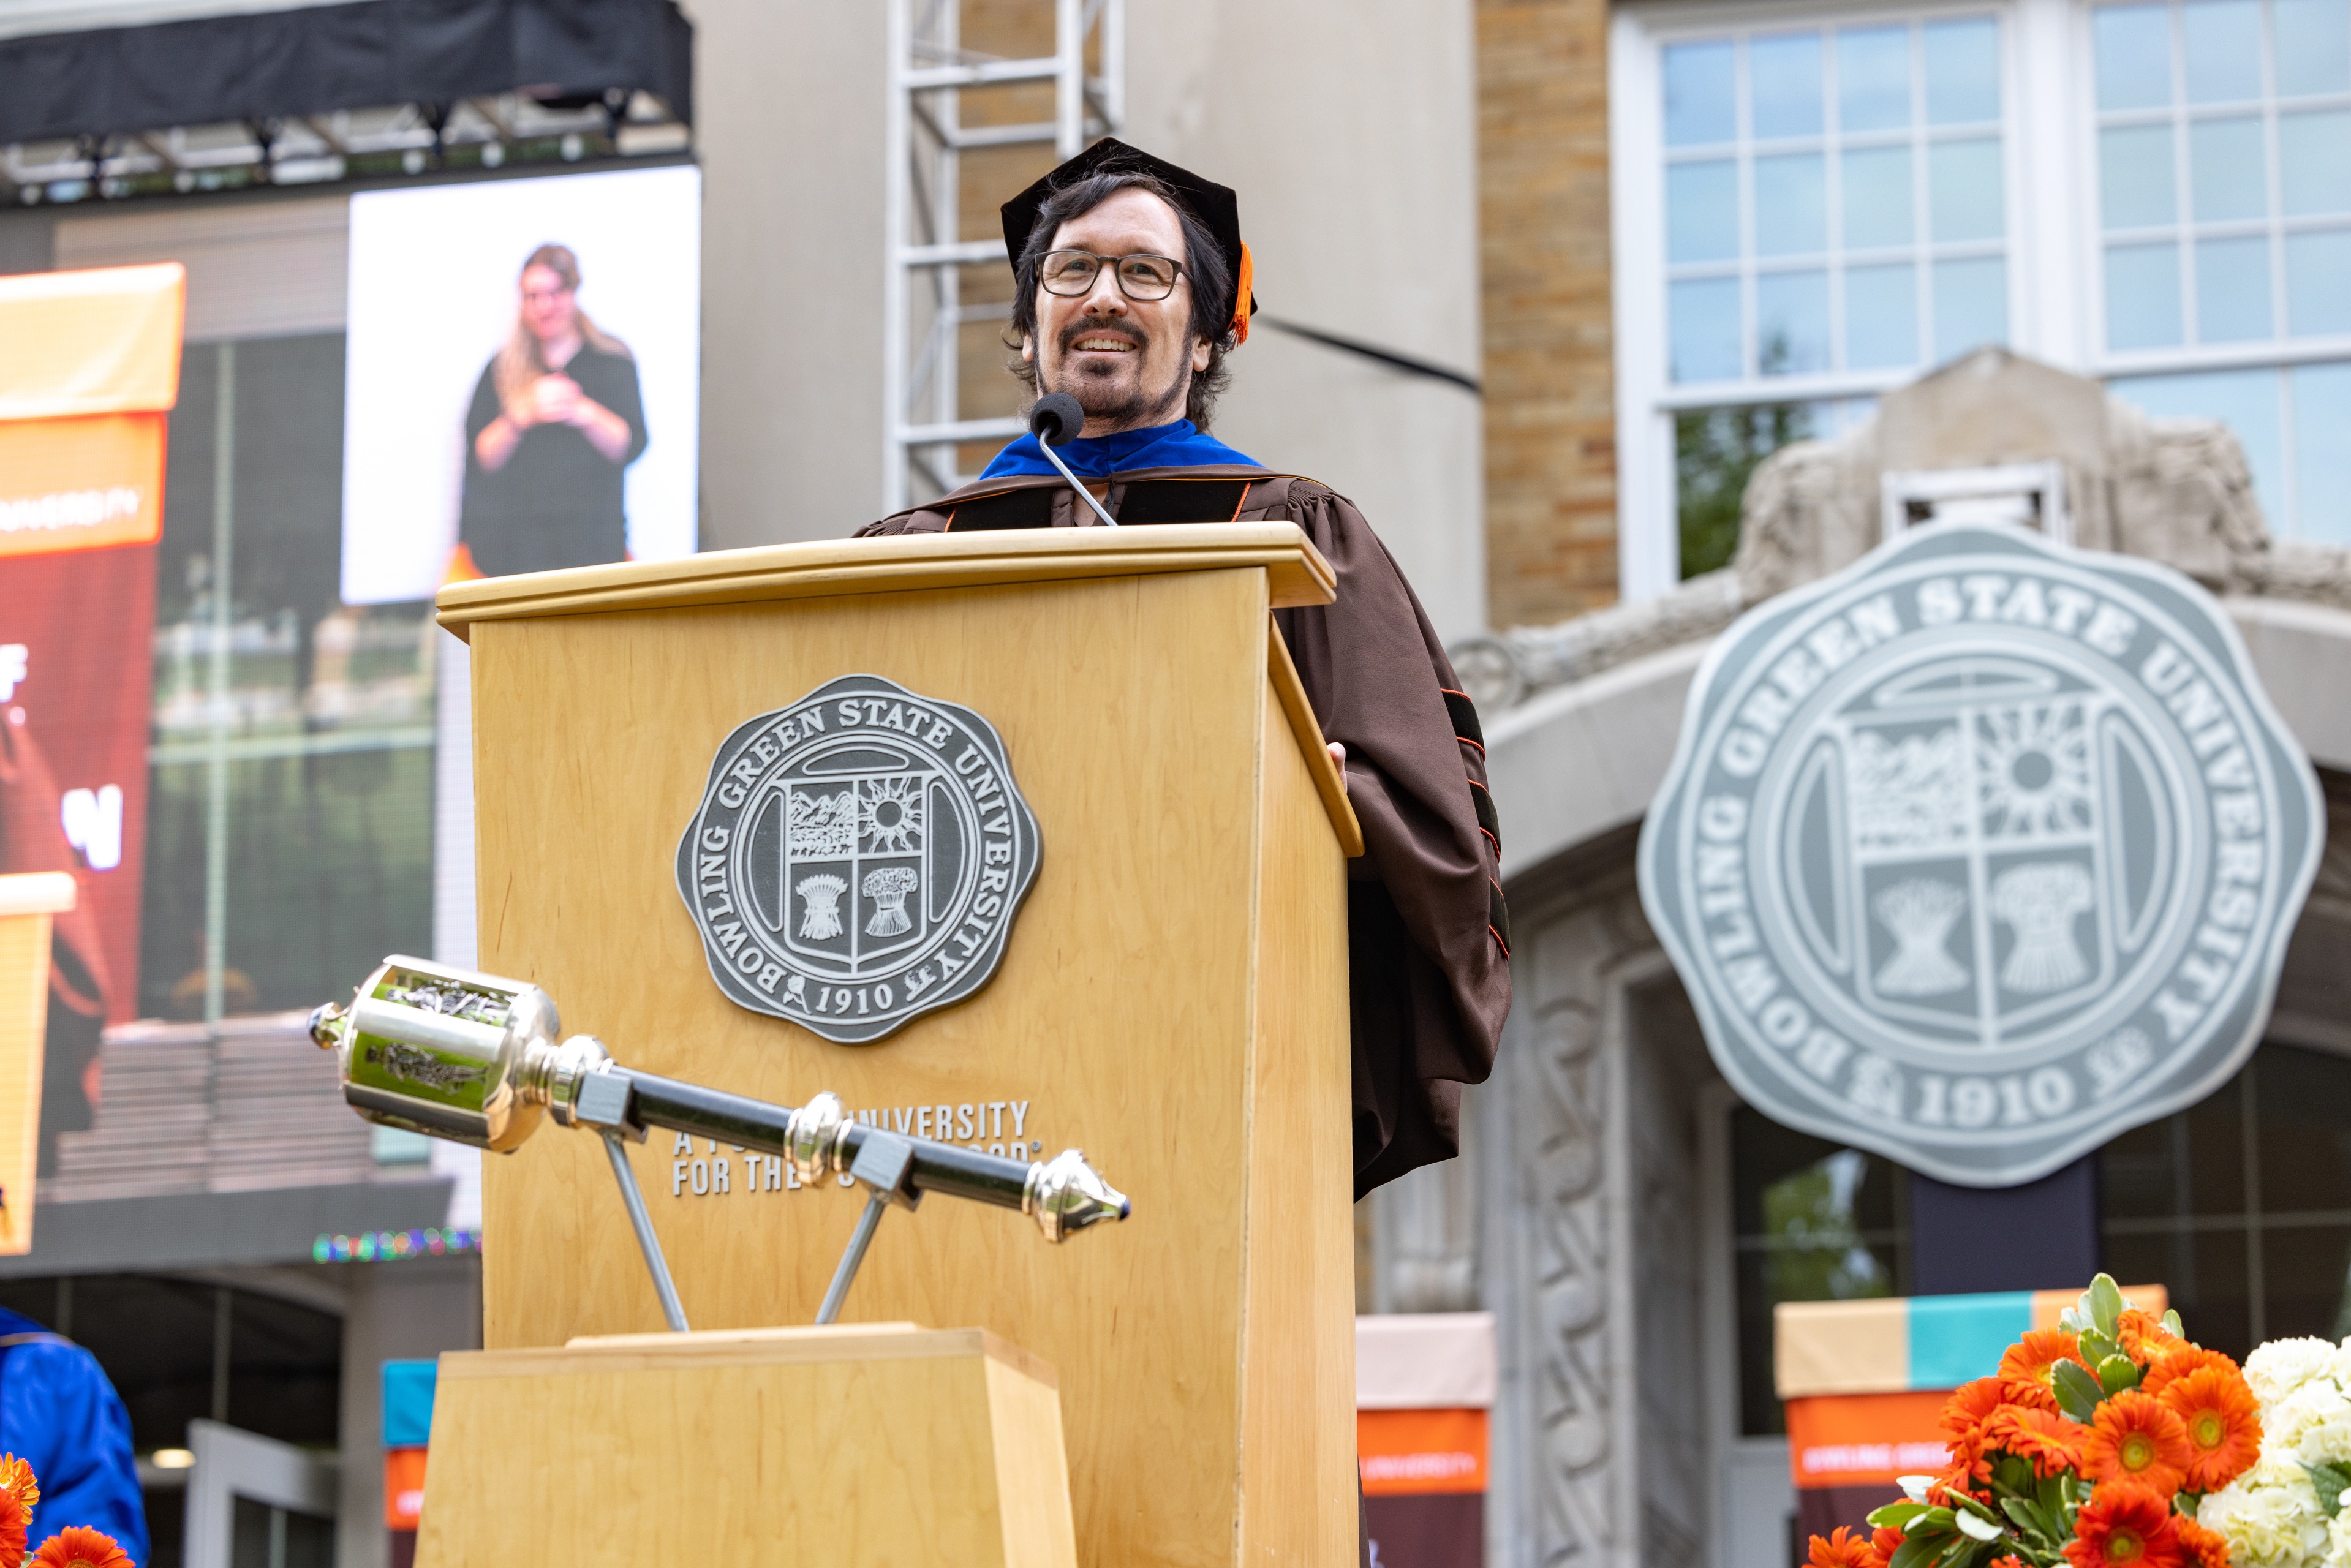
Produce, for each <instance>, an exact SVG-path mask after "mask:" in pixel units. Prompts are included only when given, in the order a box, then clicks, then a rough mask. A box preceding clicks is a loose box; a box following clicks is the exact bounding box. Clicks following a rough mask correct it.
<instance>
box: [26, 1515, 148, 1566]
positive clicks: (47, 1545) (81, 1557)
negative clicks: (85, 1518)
mask: <svg viewBox="0 0 2351 1568" xmlns="http://www.w3.org/2000/svg"><path fill="white" fill-rule="evenodd" d="M33 1561H34V1562H35V1563H38V1564H39V1565H40V1568H138V1564H137V1563H133V1562H131V1554H130V1553H129V1552H125V1551H123V1550H122V1548H121V1547H120V1546H119V1545H118V1544H116V1542H115V1540H114V1537H112V1536H111V1535H109V1534H107V1533H106V1531H102V1530H85V1529H83V1528H82V1527H81V1526H80V1525H78V1524H68V1525H67V1526H66V1527H65V1528H64V1529H63V1530H60V1531H57V1533H56V1534H55V1535H52V1536H50V1537H49V1538H48V1539H47V1541H44V1542H41V1549H40V1550H39V1551H38V1552H34V1553H33Z"/></svg>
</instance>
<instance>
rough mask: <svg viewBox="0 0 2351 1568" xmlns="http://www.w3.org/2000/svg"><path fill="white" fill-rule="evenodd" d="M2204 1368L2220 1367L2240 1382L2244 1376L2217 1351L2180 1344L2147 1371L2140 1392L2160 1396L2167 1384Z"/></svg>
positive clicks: (2158, 1358)
mask: <svg viewBox="0 0 2351 1568" xmlns="http://www.w3.org/2000/svg"><path fill="white" fill-rule="evenodd" d="M2203 1366H2217V1367H2220V1368H2222V1369H2223V1370H2225V1371H2226V1372H2228V1373H2229V1375H2231V1376H2232V1377H2236V1378H2238V1379H2240V1380H2241V1379H2242V1378H2243V1376H2244V1374H2243V1373H2241V1372H2239V1371H2238V1370H2237V1364H2236V1363H2235V1362H2233V1361H2231V1360H2230V1359H2229V1358H2228V1357H2227V1356H2225V1355H2222V1354H2220V1352H2219V1351H2217V1350H2206V1349H2205V1348H2203V1347H2202V1346H2201V1345H2193V1344H2178V1345H2174V1346H2172V1347H2171V1348H2170V1349H2169V1350H2167V1351H2165V1352H2164V1353H2163V1354H2161V1355H2159V1356H2158V1357H2156V1359H2155V1364H2153V1365H2152V1366H2149V1367H2148V1368H2147V1375H2146V1376H2144V1377H2142V1378H2140V1379H2139V1380H2138V1391H2139V1392H2140V1393H2141V1394H2160V1393H2162V1392H2163V1390H2164V1386H2165V1385H2167V1384H2169V1383H2171V1382H2173V1381H2175V1380H2177V1379H2179V1378H2182V1377H2185V1376H2187V1375H2189V1373H2191V1372H2194V1371H2195V1370H2196V1369H2197V1368H2199V1367H2203ZM2247 1392H2249V1393H2250V1392H2251V1390H2248V1391H2247Z"/></svg>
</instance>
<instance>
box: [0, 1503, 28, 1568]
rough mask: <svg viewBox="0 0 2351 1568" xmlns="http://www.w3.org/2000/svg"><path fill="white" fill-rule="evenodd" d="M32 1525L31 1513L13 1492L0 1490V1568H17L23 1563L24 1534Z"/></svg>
mask: <svg viewBox="0 0 2351 1568" xmlns="http://www.w3.org/2000/svg"><path fill="white" fill-rule="evenodd" d="M32 1525H33V1511H32V1510H31V1509H29V1508H26V1506H25V1500H24V1499H23V1498H20V1497H18V1496H17V1495H16V1493H15V1492H14V1491H10V1490H0V1568H19V1564H21V1563H23V1562H24V1561H25V1532H26V1531H27V1530H30V1529H31V1528H32Z"/></svg>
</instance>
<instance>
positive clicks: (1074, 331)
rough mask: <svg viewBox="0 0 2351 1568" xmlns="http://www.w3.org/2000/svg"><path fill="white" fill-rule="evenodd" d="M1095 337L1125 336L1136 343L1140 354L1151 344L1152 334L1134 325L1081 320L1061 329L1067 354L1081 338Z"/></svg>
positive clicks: (1063, 347) (1136, 350) (1135, 349)
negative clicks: (1110, 325)
mask: <svg viewBox="0 0 2351 1568" xmlns="http://www.w3.org/2000/svg"><path fill="white" fill-rule="evenodd" d="M1093 337H1103V338H1124V339H1126V340H1128V341H1129V342H1132V343H1133V344H1134V351H1135V352H1136V353H1138V354H1140V353H1141V352H1143V350H1145V349H1147V348H1149V347H1150V346H1151V338H1150V335H1149V334H1148V333H1145V332H1142V331H1139V330H1137V329H1134V328H1133V327H1104V326H1102V325H1101V324H1100V323H1098V322H1086V321H1081V322H1078V323H1077V324H1075V325H1074V326H1069V327H1064V328H1062V329H1061V352H1062V353H1064V354H1066V353H1068V352H1069V351H1070V350H1071V349H1073V348H1075V347H1076V346H1077V341H1078V340H1079V339H1081V338H1093Z"/></svg>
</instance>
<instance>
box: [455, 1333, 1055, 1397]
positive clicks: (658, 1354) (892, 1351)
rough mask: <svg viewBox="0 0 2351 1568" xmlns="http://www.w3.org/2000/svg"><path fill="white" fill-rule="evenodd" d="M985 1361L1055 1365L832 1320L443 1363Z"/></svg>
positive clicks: (933, 1336)
mask: <svg viewBox="0 0 2351 1568" xmlns="http://www.w3.org/2000/svg"><path fill="white" fill-rule="evenodd" d="M962 1356H985V1357H987V1359H988V1360H991V1361H998V1362H1001V1363H1003V1364H1005V1365H1007V1366H1008V1367H1010V1368H1012V1369H1013V1370H1014V1371H1016V1372H1019V1373H1020V1374H1022V1375H1025V1376H1028V1377H1032V1378H1035V1379H1036V1380H1037V1381H1038V1382H1040V1383H1042V1384H1044V1385H1046V1386H1048V1387H1057V1386H1059V1385H1060V1382H1061V1378H1060V1375H1059V1374H1058V1373H1057V1372H1056V1371H1055V1369H1054V1366H1053V1364H1052V1363H1051V1362H1050V1361H1047V1360H1046V1359H1045V1358H1044V1357H1042V1356H1040V1355H1038V1354H1035V1353H1034V1352H1032V1351H1030V1350H1028V1349H1027V1348H1025V1347H1023V1346H1021V1345H1018V1344H1015V1343H1012V1342H1011V1341H1010V1340H1008V1339H1006V1338H1004V1337H1003V1336H1002V1335H1000V1334H997V1333H991V1332H990V1331H988V1330H987V1329H982V1328H960V1329H926V1328H923V1327H921V1326H920V1325H919V1324H915V1323H911V1322H879V1323H834V1324H831V1325H828V1326H826V1327H822V1328H817V1327H806V1328H768V1329H726V1330H720V1331H718V1332H716V1333H712V1332H708V1331H705V1332H702V1333H623V1334H580V1335H577V1336H575V1337H574V1338H572V1339H571V1340H570V1341H569V1342H568V1343H565V1344H562V1345H559V1346H558V1345H548V1346H544V1347H540V1348H537V1349H529V1350H476V1351H462V1352H458V1353H455V1354H446V1355H444V1356H443V1357H442V1358H441V1375H442V1376H444V1377H451V1378H457V1377H513V1376H533V1375H556V1376H561V1375H567V1374H569V1373H575V1372H592V1371H636V1370H641V1369H645V1368H652V1367H662V1366H681V1365H705V1366H706V1365H721V1366H760V1365H769V1364H793V1363H807V1362H840V1361H931V1360H936V1359H939V1358H942V1357H962Z"/></svg>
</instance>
